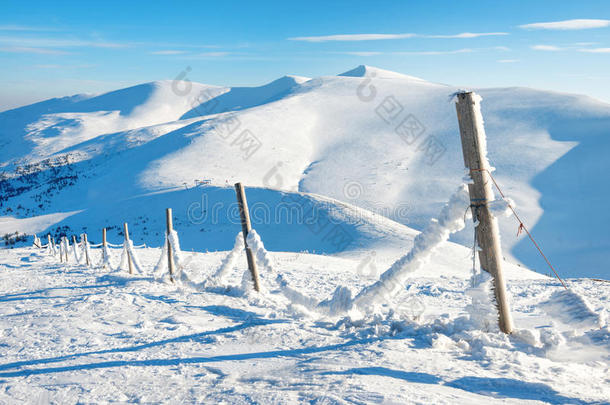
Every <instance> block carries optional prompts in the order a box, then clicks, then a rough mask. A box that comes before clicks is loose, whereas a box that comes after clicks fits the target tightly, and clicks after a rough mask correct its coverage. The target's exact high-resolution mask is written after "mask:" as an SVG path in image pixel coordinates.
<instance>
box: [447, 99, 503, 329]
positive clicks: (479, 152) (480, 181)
mask: <svg viewBox="0 0 610 405" xmlns="http://www.w3.org/2000/svg"><path fill="white" fill-rule="evenodd" d="M480 101H481V97H480V96H478V95H477V94H475V93H473V92H463V93H458V94H457V102H456V105H455V107H456V110H457V116H458V122H459V126H460V137H461V139H462V152H463V154H464V163H465V165H466V167H467V168H468V169H470V177H471V178H472V181H473V184H468V192H469V194H470V207H471V209H472V218H473V220H474V221H475V229H476V230H475V238H476V242H477V243H478V246H480V248H481V250H480V251H479V262H480V264H481V268H482V269H483V270H485V271H487V272H488V273H490V274H491V276H492V277H493V280H494V293H495V297H496V304H497V306H498V313H499V326H500V330H501V331H502V332H504V333H512V331H513V320H512V316H511V313H510V306H509V304H508V300H507V297H506V283H505V281H504V274H503V273H502V249H501V247H500V233H499V230H498V222H497V220H496V218H495V217H494V216H493V214H492V213H491V210H490V208H489V205H488V203H489V202H490V201H493V200H494V193H493V190H492V188H491V185H492V182H491V179H490V174H489V170H490V166H489V162H488V161H487V140H486V138H485V128H484V127H483V116H482V115H481V105H480Z"/></svg>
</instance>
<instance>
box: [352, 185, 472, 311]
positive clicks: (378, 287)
mask: <svg viewBox="0 0 610 405" xmlns="http://www.w3.org/2000/svg"><path fill="white" fill-rule="evenodd" d="M469 205H470V196H469V195H468V188H467V187H466V185H465V184H462V185H461V186H460V187H459V188H458V190H457V191H456V192H455V194H453V195H452V196H451V199H450V200H449V202H448V203H447V205H445V206H444V207H443V209H442V210H441V213H440V215H439V218H438V219H432V220H431V221H430V223H429V224H428V226H427V227H426V228H425V229H424V230H423V231H422V233H420V234H419V235H417V236H416V237H415V239H414V241H413V247H412V248H411V251H409V253H407V254H406V255H404V256H403V257H401V258H400V259H398V260H397V261H396V262H394V264H392V266H391V267H390V268H389V269H388V270H386V271H385V272H384V273H383V274H382V275H381V276H380V278H379V281H377V282H376V283H375V284H373V285H371V286H369V287H365V288H364V289H363V290H362V291H361V292H360V293H359V294H358V295H357V296H356V298H354V301H353V304H354V306H357V307H360V308H361V309H365V310H366V309H368V308H369V307H371V306H374V305H375V304H376V302H384V301H386V300H387V299H389V298H391V297H392V296H394V295H396V294H397V293H398V292H399V291H400V290H401V289H402V288H403V286H404V283H405V282H406V279H407V277H408V275H409V273H412V272H414V271H416V270H417V269H419V268H421V267H422V266H423V265H424V264H426V263H427V262H428V260H429V259H430V256H431V255H432V253H433V252H434V249H435V248H436V247H438V245H440V244H441V243H443V242H445V241H447V239H448V238H449V235H451V234H452V233H455V232H458V231H460V230H462V229H463V228H464V226H465V223H464V217H465V213H466V212H467V208H468V206H469Z"/></svg>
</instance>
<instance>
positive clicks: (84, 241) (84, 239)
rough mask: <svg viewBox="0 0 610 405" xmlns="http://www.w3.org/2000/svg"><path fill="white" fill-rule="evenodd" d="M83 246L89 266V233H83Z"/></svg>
mask: <svg viewBox="0 0 610 405" xmlns="http://www.w3.org/2000/svg"><path fill="white" fill-rule="evenodd" d="M83 248H84V249H85V263H87V266H89V265H90V261H89V249H87V234H86V233H84V234H83Z"/></svg>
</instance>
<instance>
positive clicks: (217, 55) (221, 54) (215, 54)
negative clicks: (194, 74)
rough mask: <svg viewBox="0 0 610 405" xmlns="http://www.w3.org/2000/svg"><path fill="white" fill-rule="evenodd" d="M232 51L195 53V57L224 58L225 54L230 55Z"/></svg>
mask: <svg viewBox="0 0 610 405" xmlns="http://www.w3.org/2000/svg"><path fill="white" fill-rule="evenodd" d="M230 54H231V53H230V52H202V53H198V54H195V55H193V56H192V57H193V58H222V57H225V56H229V55H230Z"/></svg>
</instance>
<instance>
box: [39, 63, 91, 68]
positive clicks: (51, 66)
mask: <svg viewBox="0 0 610 405" xmlns="http://www.w3.org/2000/svg"><path fill="white" fill-rule="evenodd" d="M34 67H35V68H37V69H89V68H92V67H95V65H54V64H43V65H34Z"/></svg>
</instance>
